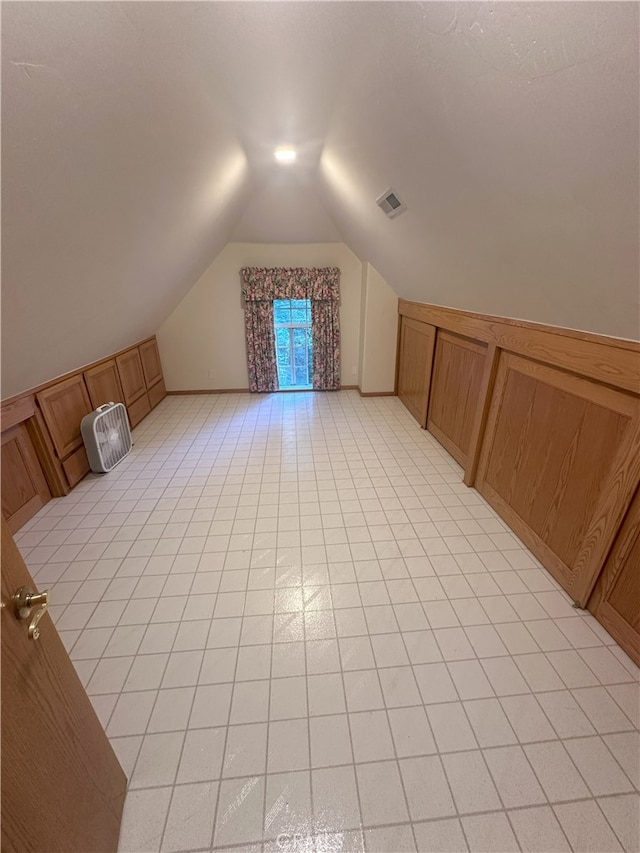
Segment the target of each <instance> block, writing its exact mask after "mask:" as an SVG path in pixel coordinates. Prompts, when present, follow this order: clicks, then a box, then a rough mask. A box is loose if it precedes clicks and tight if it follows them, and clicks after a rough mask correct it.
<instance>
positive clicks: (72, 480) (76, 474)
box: [62, 447, 91, 488]
mask: <svg viewBox="0 0 640 853" xmlns="http://www.w3.org/2000/svg"><path fill="white" fill-rule="evenodd" d="M62 467H63V468H64V473H65V474H66V475H67V480H68V481H69V485H70V486H71V488H73V487H74V486H75V485H76V484H77V483H79V482H80V480H82V478H83V477H84V476H86V475H87V474H88V473H89V471H90V470H91V469H90V468H89V460H88V458H87V451H86V450H85V449H84V447H79V448H78V449H77V450H76V451H74V453H72V454H71V456H68V457H67V458H66V459H65V460H64V462H63V463H62Z"/></svg>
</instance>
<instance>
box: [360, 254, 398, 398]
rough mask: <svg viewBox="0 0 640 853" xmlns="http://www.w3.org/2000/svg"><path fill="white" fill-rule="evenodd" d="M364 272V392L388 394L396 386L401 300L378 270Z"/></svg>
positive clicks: (362, 324) (362, 374)
mask: <svg viewBox="0 0 640 853" xmlns="http://www.w3.org/2000/svg"><path fill="white" fill-rule="evenodd" d="M363 268H364V269H363V273H364V274H363V293H362V303H363V306H364V313H363V319H362V322H361V326H362V341H361V363H360V390H361V391H362V392H363V394H374V393H387V392H389V391H393V388H394V383H395V372H396V370H395V367H396V341H397V336H398V297H397V296H396V294H395V293H394V292H393V290H392V289H391V288H390V287H389V285H388V284H387V282H386V281H385V280H384V279H383V278H382V276H381V275H380V273H379V272H378V271H377V270H376V269H375V267H372V266H371V264H366V265H365V264H363Z"/></svg>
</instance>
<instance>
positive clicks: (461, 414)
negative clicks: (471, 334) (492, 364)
mask: <svg viewBox="0 0 640 853" xmlns="http://www.w3.org/2000/svg"><path fill="white" fill-rule="evenodd" d="M486 353H487V347H486V345H485V344H480V343H477V342H476V341H471V340H468V339H467V338H463V337H461V336H460V335H454V334H451V333H450V332H443V331H441V330H438V335H437V338H436V347H435V355H434V360H433V376H432V379H431V396H430V399H429V418H428V421H427V429H428V430H429V432H431V433H433V435H434V436H435V437H436V438H437V439H438V441H439V442H440V443H441V444H442V445H443V446H444V447H445V448H446V449H447V450H448V451H449V453H451V455H452V456H453V457H454V459H456V460H457V461H458V462H459V463H460V464H461V465H465V464H466V462H467V456H468V454H469V449H470V447H469V445H470V442H471V432H472V430H473V423H474V418H475V414H476V409H477V407H478V405H479V404H480V400H479V394H480V388H481V385H482V375H483V371H484V362H485V358H486Z"/></svg>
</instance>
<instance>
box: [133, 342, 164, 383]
mask: <svg viewBox="0 0 640 853" xmlns="http://www.w3.org/2000/svg"><path fill="white" fill-rule="evenodd" d="M138 349H139V350H140V360H141V362H142V370H143V373H144V379H145V382H146V385H147V388H151V386H152V385H155V384H156V382H159V381H160V380H161V379H162V366H161V364H160V353H159V352H158V345H157V344H156V339H155V338H151V340H149V341H145V342H144V343H142V344H140V346H139V347H138Z"/></svg>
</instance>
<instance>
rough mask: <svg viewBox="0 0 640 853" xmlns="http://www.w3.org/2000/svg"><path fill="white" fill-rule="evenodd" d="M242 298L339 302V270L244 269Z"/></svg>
mask: <svg viewBox="0 0 640 853" xmlns="http://www.w3.org/2000/svg"><path fill="white" fill-rule="evenodd" d="M240 280H241V282H242V297H243V299H244V300H245V301H246V302H262V301H271V300H273V299H313V300H316V299H317V300H321V301H323V302H339V301H340V270H339V269H338V268H337V267H243V268H242V269H241V270H240Z"/></svg>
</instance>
